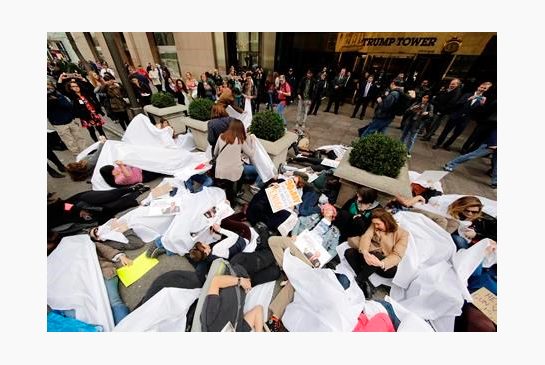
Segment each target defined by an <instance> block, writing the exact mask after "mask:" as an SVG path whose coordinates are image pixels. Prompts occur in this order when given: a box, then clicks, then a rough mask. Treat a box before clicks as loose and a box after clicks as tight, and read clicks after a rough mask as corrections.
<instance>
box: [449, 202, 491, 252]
mask: <svg viewBox="0 0 545 365" xmlns="http://www.w3.org/2000/svg"><path fill="white" fill-rule="evenodd" d="M482 210H483V204H482V203H481V201H480V200H479V198H477V197H475V196H463V197H461V198H458V199H456V200H455V201H453V202H452V203H451V204H450V205H449V206H448V209H447V212H448V214H449V215H450V216H452V217H453V218H455V219H457V220H459V221H460V227H459V228H458V230H456V231H454V233H452V239H453V240H454V243H455V244H456V248H457V249H458V250H459V249H462V248H468V247H469V245H470V244H473V243H476V242H478V241H480V240H481V239H483V238H490V239H493V240H494V241H495V240H496V239H497V222H496V220H495V219H485V218H484V217H483V214H482Z"/></svg>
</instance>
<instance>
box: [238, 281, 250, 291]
mask: <svg viewBox="0 0 545 365" xmlns="http://www.w3.org/2000/svg"><path fill="white" fill-rule="evenodd" d="M240 286H241V287H242V288H243V289H244V290H245V291H246V293H247V292H249V291H250V289H252V283H251V282H250V279H247V278H240Z"/></svg>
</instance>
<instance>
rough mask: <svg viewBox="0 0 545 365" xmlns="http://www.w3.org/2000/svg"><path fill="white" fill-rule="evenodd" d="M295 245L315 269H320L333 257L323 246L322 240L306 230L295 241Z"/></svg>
mask: <svg viewBox="0 0 545 365" xmlns="http://www.w3.org/2000/svg"><path fill="white" fill-rule="evenodd" d="M294 245H295V246H296V247H297V248H298V249H299V250H300V251H301V252H302V253H303V255H305V257H306V258H307V259H308V260H309V261H310V263H311V264H312V266H313V267H316V268H320V267H323V266H324V265H325V264H327V263H328V262H329V261H330V260H331V259H332V258H333V257H332V256H331V255H330V254H329V253H328V252H327V251H326V250H325V248H324V247H323V246H322V238H321V237H320V236H318V235H317V234H316V233H314V232H310V231H309V230H306V229H305V230H304V231H303V232H301V233H300V234H299V235H298V236H297V238H296V239H295V242H294Z"/></svg>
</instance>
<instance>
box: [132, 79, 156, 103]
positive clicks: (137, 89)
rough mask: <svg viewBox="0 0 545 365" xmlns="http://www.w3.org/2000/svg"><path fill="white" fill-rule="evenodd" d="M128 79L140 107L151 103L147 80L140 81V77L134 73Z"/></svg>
mask: <svg viewBox="0 0 545 365" xmlns="http://www.w3.org/2000/svg"><path fill="white" fill-rule="evenodd" d="M130 80H131V83H132V88H133V89H134V93H135V94H136V97H137V98H138V102H139V103H140V105H141V106H142V107H144V106H146V105H150V104H151V88H150V87H149V83H148V82H142V81H140V79H139V78H138V77H137V76H136V74H132V75H131V76H130Z"/></svg>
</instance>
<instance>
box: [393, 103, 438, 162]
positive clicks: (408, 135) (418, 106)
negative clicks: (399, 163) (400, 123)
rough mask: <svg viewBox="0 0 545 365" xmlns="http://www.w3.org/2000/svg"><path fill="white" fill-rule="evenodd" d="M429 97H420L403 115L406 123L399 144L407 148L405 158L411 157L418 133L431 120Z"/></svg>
mask: <svg viewBox="0 0 545 365" xmlns="http://www.w3.org/2000/svg"><path fill="white" fill-rule="evenodd" d="M430 97H431V95H430V94H424V95H422V98H421V99H420V101H419V102H417V103H415V104H413V105H412V106H411V107H410V108H409V109H408V110H407V112H406V113H405V115H407V122H406V123H405V126H404V128H403V133H402V134H401V142H403V143H404V144H405V146H407V153H408V154H407V157H411V152H412V150H413V146H414V142H415V141H416V137H417V136H418V132H419V131H420V129H421V128H422V126H423V125H424V123H425V122H426V120H428V119H430V118H433V105H432V104H431V103H430Z"/></svg>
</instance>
